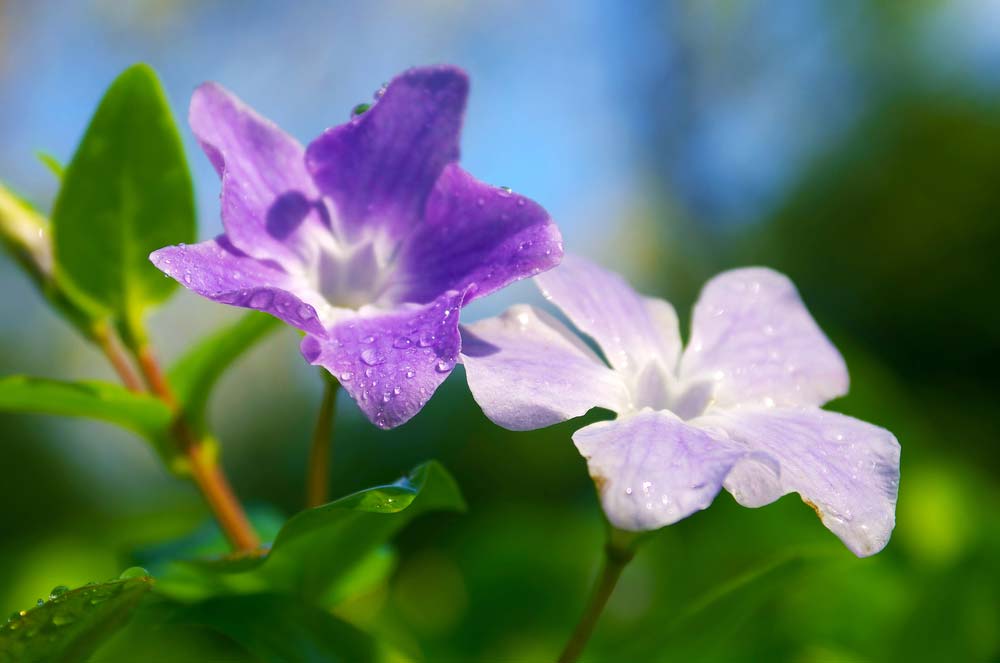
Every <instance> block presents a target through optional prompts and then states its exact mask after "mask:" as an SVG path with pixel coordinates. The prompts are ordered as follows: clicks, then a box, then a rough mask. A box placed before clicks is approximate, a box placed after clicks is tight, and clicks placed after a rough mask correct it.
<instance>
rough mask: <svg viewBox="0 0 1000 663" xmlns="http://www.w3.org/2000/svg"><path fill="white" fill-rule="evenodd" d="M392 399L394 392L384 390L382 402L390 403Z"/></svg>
mask: <svg viewBox="0 0 1000 663" xmlns="http://www.w3.org/2000/svg"><path fill="white" fill-rule="evenodd" d="M391 400H392V394H391V393H390V392H388V391H384V392H382V402H383V403H388V402H389V401H391Z"/></svg>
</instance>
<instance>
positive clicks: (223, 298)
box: [149, 235, 326, 335]
mask: <svg viewBox="0 0 1000 663" xmlns="http://www.w3.org/2000/svg"><path fill="white" fill-rule="evenodd" d="M149 259H150V260H151V261H152V262H153V264H154V265H156V266H157V267H158V268H159V269H160V270H161V271H162V272H164V273H165V274H167V275H168V276H170V277H172V278H173V279H175V280H177V281H178V282H179V283H180V284H181V285H183V286H184V287H186V288H188V289H189V290H193V291H194V292H196V293H198V294H199V295H202V296H203V297H207V298H208V299H211V300H213V301H216V302H221V303H223V304H229V305H231V306H239V307H242V308H252V309H257V310H259V311H265V312H267V313H270V314H271V315H273V316H275V317H276V318H279V319H281V320H284V321H285V322H287V323H288V324H290V325H292V326H293V327H298V328H299V329H301V330H303V331H305V332H309V333H313V334H320V335H322V334H325V333H326V332H325V331H324V329H323V325H322V324H321V323H320V321H319V316H318V315H317V310H316V308H315V307H314V304H315V305H316V306H317V307H320V308H321V309H322V308H323V303H322V298H321V297H319V296H317V295H315V294H314V293H312V292H310V291H309V290H308V289H307V288H306V287H304V286H303V284H302V283H300V281H299V280H298V279H296V278H295V277H293V276H290V275H289V274H287V273H286V272H285V271H283V270H282V269H281V268H280V267H278V266H277V265H273V264H268V263H265V262H262V261H260V260H257V259H256V258H251V257H250V256H248V255H246V254H245V253H242V252H241V251H240V250H239V249H237V248H236V247H234V246H233V245H232V244H230V243H229V241H228V240H227V239H226V237H225V236H221V235H220V236H219V237H217V238H216V239H211V240H208V241H205V242H200V243H198V244H191V245H180V246H167V247H164V248H162V249H158V250H156V251H154V252H153V253H152V254H150V256H149ZM310 295H312V296H310Z"/></svg>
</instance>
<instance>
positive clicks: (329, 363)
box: [302, 290, 463, 428]
mask: <svg viewBox="0 0 1000 663" xmlns="http://www.w3.org/2000/svg"><path fill="white" fill-rule="evenodd" d="M462 298H463V293H461V292H458V291H455V290H452V291H449V292H447V293H445V294H443V295H441V296H440V297H438V298H437V299H436V300H434V301H433V302H431V303H429V304H424V305H422V306H418V305H409V306H406V307H403V308H402V309H401V310H397V311H392V312H388V313H378V314H376V313H374V312H371V311H366V310H365V309H362V311H361V315H358V316H356V317H354V318H351V319H349V320H345V321H343V322H340V323H338V324H337V325H335V326H334V327H333V328H332V329H330V330H329V332H328V334H329V336H328V338H325V339H323V338H318V337H316V336H306V337H305V338H304V339H303V340H302V355H303V356H304V357H305V358H306V361H308V362H309V363H311V364H314V365H318V366H323V367H324V368H326V369H327V370H328V371H330V373H331V374H332V375H333V376H334V377H336V378H337V379H338V380H339V381H340V384H342V385H343V386H344V388H345V389H346V390H347V393H349V394H350V395H351V398H353V399H354V401H355V402H356V403H357V404H358V406H359V407H360V408H361V410H362V411H363V412H364V413H365V415H366V416H367V417H368V419H370V420H371V422H372V423H374V424H375V425H376V426H378V427H379V428H394V427H396V426H399V425H400V424H403V423H406V422H407V421H409V420H410V419H411V418H412V417H413V416H414V415H415V414H417V412H419V411H420V409H421V408H422V407H423V406H424V404H425V403H426V402H427V400H428V399H429V398H430V397H431V395H433V393H434V390H435V389H437V388H438V385H440V384H441V383H442V382H443V381H444V379H445V378H446V377H448V374H449V373H451V371H452V369H453V368H454V367H455V362H456V361H457V360H458V352H459V350H460V348H461V337H460V336H459V333H458V315H459V310H460V308H461V306H462Z"/></svg>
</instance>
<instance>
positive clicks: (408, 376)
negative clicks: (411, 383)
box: [404, 368, 417, 380]
mask: <svg viewBox="0 0 1000 663" xmlns="http://www.w3.org/2000/svg"><path fill="white" fill-rule="evenodd" d="M416 374H417V373H416V371H414V370H413V369H412V368H408V369H406V373H405V374H404V375H406V379H407V380H409V379H412V378H413V376H414V375H416Z"/></svg>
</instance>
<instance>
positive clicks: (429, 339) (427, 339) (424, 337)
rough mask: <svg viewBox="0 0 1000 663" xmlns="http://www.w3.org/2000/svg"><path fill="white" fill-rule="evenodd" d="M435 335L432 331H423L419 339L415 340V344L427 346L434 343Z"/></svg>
mask: <svg viewBox="0 0 1000 663" xmlns="http://www.w3.org/2000/svg"><path fill="white" fill-rule="evenodd" d="M434 340H435V336H434V333H433V332H425V333H424V334H421V336H420V339H419V340H418V341H417V345H419V346H420V347H422V348H429V347H431V346H432V345H434Z"/></svg>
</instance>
